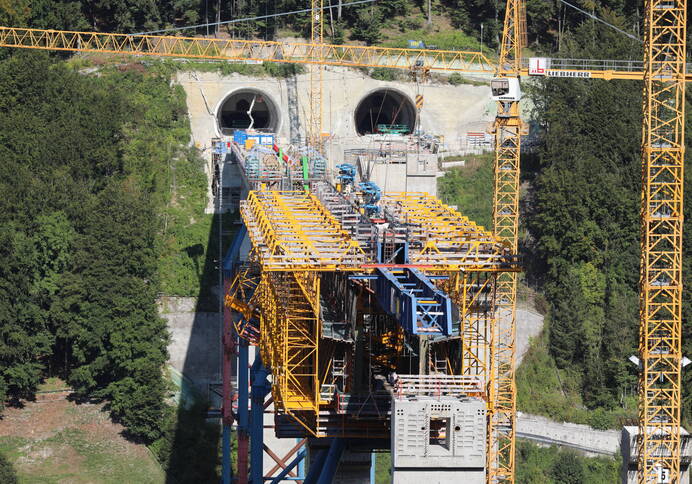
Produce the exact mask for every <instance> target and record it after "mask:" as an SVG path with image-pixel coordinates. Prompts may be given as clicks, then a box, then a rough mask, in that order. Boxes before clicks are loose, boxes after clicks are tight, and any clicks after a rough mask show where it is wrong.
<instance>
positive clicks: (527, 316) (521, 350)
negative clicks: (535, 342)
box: [516, 308, 544, 366]
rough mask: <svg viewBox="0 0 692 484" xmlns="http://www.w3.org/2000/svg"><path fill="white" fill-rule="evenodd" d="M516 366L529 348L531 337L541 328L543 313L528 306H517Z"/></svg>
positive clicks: (538, 332)
mask: <svg viewBox="0 0 692 484" xmlns="http://www.w3.org/2000/svg"><path fill="white" fill-rule="evenodd" d="M516 318H517V340H516V352H517V353H516V354H517V366H519V365H520V364H521V361H522V360H523V359H524V355H525V354H526V352H527V351H528V350H529V342H530V340H531V338H535V337H537V336H538V335H539V334H540V333H541V330H542V329H543V319H544V317H543V315H542V314H539V313H537V312H536V311H534V310H532V309H530V308H517V314H516Z"/></svg>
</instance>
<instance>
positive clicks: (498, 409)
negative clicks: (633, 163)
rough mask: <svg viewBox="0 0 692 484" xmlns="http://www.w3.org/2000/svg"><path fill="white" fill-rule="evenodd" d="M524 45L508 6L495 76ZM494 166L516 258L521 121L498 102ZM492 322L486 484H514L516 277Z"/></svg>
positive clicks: (515, 61) (505, 72)
mask: <svg viewBox="0 0 692 484" xmlns="http://www.w3.org/2000/svg"><path fill="white" fill-rule="evenodd" d="M525 45H526V5H525V3H524V0H507V8H506V10H505V20H504V28H503V32H502V40H501V44H500V58H499V62H498V69H497V76H499V77H509V78H516V79H518V78H519V75H520V70H521V61H522V57H521V51H522V48H523V47H524V46H525ZM493 129H494V132H495V166H494V190H493V234H494V235H495V236H496V237H497V238H499V239H500V240H502V241H504V242H505V243H506V244H507V245H508V246H509V247H510V250H511V251H512V252H513V253H516V252H517V248H518V247H517V246H518V234H519V173H520V153H521V134H522V133H521V131H522V121H521V116H520V112H519V100H518V99H517V100H514V101H499V102H498V103H497V116H496V118H495V125H494V128H493ZM494 291H495V298H494V301H495V304H496V307H495V318H494V319H493V320H491V321H490V324H491V329H490V372H489V384H488V398H489V402H488V445H487V451H486V455H487V473H486V481H487V482H488V483H496V482H514V479H515V448H516V445H515V444H516V398H517V390H516V381H515V366H516V354H515V343H516V332H517V330H516V298H517V274H516V273H514V272H508V273H502V274H498V275H497V278H496V280H495V287H494Z"/></svg>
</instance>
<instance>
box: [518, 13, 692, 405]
mask: <svg viewBox="0 0 692 484" xmlns="http://www.w3.org/2000/svg"><path fill="white" fill-rule="evenodd" d="M639 49H640V46H639V45H636V44H635V43H633V42H631V41H630V40H628V39H626V38H624V37H622V36H619V35H617V34H615V33H613V34H611V32H610V31H601V30H600V29H594V28H593V27H592V26H591V25H588V24H585V25H584V26H583V27H582V28H580V29H578V30H577V31H576V32H575V33H574V34H573V35H572V36H570V38H569V39H568V40H567V41H566V42H565V51H564V55H566V56H570V57H583V58H589V57H591V58H593V57H596V56H597V55H601V56H604V57H605V58H623V57H628V56H630V57H634V58H640V56H641V53H640V51H639ZM532 97H533V99H534V102H535V105H536V109H535V113H534V114H535V117H536V119H537V122H538V124H539V126H540V130H541V135H542V136H541V145H540V147H539V150H538V161H537V163H536V165H535V166H534V167H532V168H534V170H535V171H534V172H533V173H532V175H533V182H532V187H533V190H532V192H531V196H530V198H529V200H528V210H527V213H526V214H525V221H526V226H527V227H528V229H529V232H530V238H528V239H526V240H525V242H526V244H525V249H526V251H527V257H526V259H525V260H526V263H527V270H526V273H527V277H528V278H529V281H530V282H531V283H532V284H534V285H536V286H538V287H539V288H541V289H542V290H543V291H544V292H545V295H546V298H547V300H548V302H549V303H550V306H551V311H550V312H551V318H550V325H549V334H548V340H547V347H548V350H549V355H550V357H551V358H552V362H549V361H548V362H547V363H549V364H552V363H553V362H554V364H555V366H556V367H557V368H558V369H559V370H560V371H561V374H565V375H569V378H568V380H569V382H570V383H569V384H568V386H572V387H573V388H574V389H575V390H576V391H577V392H578V394H579V396H580V399H581V401H582V402H583V404H584V406H585V407H586V408H588V409H591V410H595V409H604V410H608V411H614V412H620V411H628V412H631V408H630V407H631V402H630V401H629V396H631V395H633V394H635V393H636V385H637V369H636V368H635V367H634V365H632V364H631V363H629V362H628V360H627V358H628V357H629V356H630V355H632V354H636V352H637V338H638V325H639V321H638V311H637V309H638V296H637V282H638V274H639V270H638V268H639V217H638V214H639V193H640V187H641V182H640V174H641V168H640V159H641V158H640V138H641V127H640V126H641V92H640V86H638V85H637V84H636V83H632V82H628V81H597V80H593V81H584V80H554V79H550V80H544V81H543V82H540V83H539V84H538V87H537V89H536V90H535V91H534V92H533V94H532ZM688 115H689V111H688ZM686 192H689V184H688V186H687V187H686ZM688 210H689V209H688ZM689 224H690V219H689V217H686V224H685V225H686V234H687V236H688V237H689V234H690V233H691V232H690V229H692V227H690V226H689ZM685 246H686V248H685V251H686V257H685V261H686V262H685V264H686V265H688V264H689V250H690V249H689V244H685ZM685 277H686V281H685V282H686V284H685V286H686V287H689V284H688V282H690V277H692V273H690V272H689V271H687V272H686V275H685ZM689 295H690V294H689V292H688V293H687V294H686V295H685V298H684V307H683V315H684V319H685V321H686V322H687V321H689V318H690V316H692V312H691V310H692V306H691V303H692V301H691V300H690V298H689ZM683 326H684V327H689V325H688V324H683ZM691 343H692V342H691V341H690V340H689V339H687V343H686V345H687V347H688V350H687V351H689V348H690V344H691ZM546 368H547V367H546ZM686 378H687V382H688V383H689V381H690V380H689V378H690V375H689V374H688V375H686ZM537 385H538V386H540V385H541V383H537ZM685 387H686V388H687V393H686V404H685V409H686V410H687V411H689V410H690V409H691V408H690V396H689V388H690V385H689V384H687V385H685ZM526 395H527V396H528V395H529V394H528V393H526ZM529 400H530V398H527V399H526V400H525V402H528V401H529ZM546 412H547V413H550V412H551V409H549V408H548V407H545V408H543V412H541V413H546Z"/></svg>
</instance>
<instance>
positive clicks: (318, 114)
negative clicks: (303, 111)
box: [308, 0, 324, 152]
mask: <svg viewBox="0 0 692 484" xmlns="http://www.w3.org/2000/svg"><path fill="white" fill-rule="evenodd" d="M311 5H312V10H311V12H310V16H311V29H310V39H311V43H312V44H313V45H317V46H320V45H322V44H324V20H323V18H322V14H323V12H324V8H323V7H324V0H311ZM313 52H314V54H315V56H316V57H315V59H314V61H315V62H314V63H313V64H312V65H311V66H310V112H309V113H308V116H309V117H310V119H309V129H308V145H309V146H312V147H314V148H315V149H316V150H317V151H319V152H321V151H322V71H323V68H322V64H323V59H322V57H323V55H324V49H322V48H317V49H314V51H313Z"/></svg>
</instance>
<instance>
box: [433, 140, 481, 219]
mask: <svg viewBox="0 0 692 484" xmlns="http://www.w3.org/2000/svg"><path fill="white" fill-rule="evenodd" d="M460 158H461V159H463V160H464V161H465V162H466V164H465V165H464V166H463V167H459V168H452V169H451V170H449V171H447V172H446V173H445V175H444V176H443V177H442V178H439V179H438V183H437V193H438V195H439V196H440V199H441V200H442V201H443V202H444V203H446V204H448V205H455V206H456V207H457V208H458V209H459V211H460V212H461V213H462V214H463V215H465V216H467V217H468V218H469V219H471V220H473V221H474V222H476V223H477V224H479V225H482V226H483V227H485V228H486V229H488V230H492V222H493V196H492V194H493V160H494V155H493V154H492V153H485V154H482V155H468V156H462V157H460Z"/></svg>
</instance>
